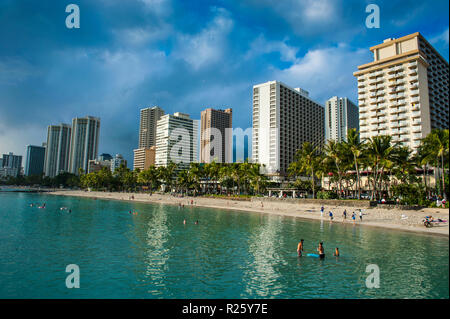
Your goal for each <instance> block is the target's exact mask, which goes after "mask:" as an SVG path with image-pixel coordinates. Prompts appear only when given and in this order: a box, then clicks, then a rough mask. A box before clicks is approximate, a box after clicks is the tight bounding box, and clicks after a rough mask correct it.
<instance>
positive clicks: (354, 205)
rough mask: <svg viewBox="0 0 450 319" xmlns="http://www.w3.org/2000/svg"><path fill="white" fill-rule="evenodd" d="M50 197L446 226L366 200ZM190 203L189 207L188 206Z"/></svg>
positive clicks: (421, 213) (442, 230)
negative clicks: (373, 205)
mask: <svg viewBox="0 0 450 319" xmlns="http://www.w3.org/2000/svg"><path fill="white" fill-rule="evenodd" d="M50 194H52V195H59V196H77V197H88V198H98V199H109V200H122V201H130V202H143V203H157V204H167V205H180V204H182V205H184V206H185V207H186V206H191V205H192V206H198V207H209V208H217V209H233V210H239V211H247V212H255V213H264V214H272V215H280V216H289V217H299V218H306V219H314V220H323V221H324V222H327V223H329V222H331V221H330V218H329V216H328V212H329V211H330V210H331V211H332V212H333V215H334V219H333V221H332V222H333V223H342V222H344V223H347V224H349V225H353V224H354V225H355V226H358V225H363V226H373V227H383V228H389V229H396V230H403V231H414V232H421V233H428V234H435V235H442V236H448V235H449V226H448V223H439V225H436V226H434V227H431V228H426V227H425V226H424V224H423V219H424V217H425V216H430V215H431V216H433V218H434V219H435V220H437V219H438V218H439V219H442V220H447V221H448V219H449V210H448V209H443V208H423V209H420V210H403V209H399V208H392V207H390V208H389V209H387V208H382V207H374V208H371V207H369V205H368V202H367V201H360V202H356V201H349V204H348V205H345V206H343V205H342V201H335V200H329V201H327V200H316V202H314V201H311V200H305V201H302V200H286V199H275V198H268V197H253V198H251V199H248V200H233V199H227V198H213V197H202V196H199V197H187V196H186V197H175V196H171V195H166V194H164V195H163V194H157V193H153V194H152V195H149V194H141V193H110V192H86V191H69V190H60V191H55V192H51V193H50ZM191 202H193V204H191ZM322 205H323V206H324V208H325V211H324V214H323V216H321V213H320V208H321V206H322ZM345 209H346V210H347V218H346V220H344V219H343V216H342V213H343V211H344V210H345ZM359 209H361V210H362V213H363V215H362V220H360V217H359ZM352 212H356V220H355V221H352V218H351V215H352Z"/></svg>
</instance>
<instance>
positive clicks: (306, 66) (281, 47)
mask: <svg viewBox="0 0 450 319" xmlns="http://www.w3.org/2000/svg"><path fill="white" fill-rule="evenodd" d="M69 3H75V4H77V5H78V6H79V7H80V12H81V27H80V29H67V28H66V26H65V19H66V17H67V15H68V14H67V13H66V12H65V7H66V6H67V5H68V4H69ZM370 3H375V4H377V5H379V7H380V11H381V12H380V15H381V26H380V28H379V29H367V28H366V26H365V19H366V17H367V15H368V14H367V13H366V12H365V8H366V6H367V5H368V4H370ZM448 10H449V4H448V0H433V1H416V0H402V1H397V0H389V1H374V0H370V1H364V0H354V1H353V0H236V1H234V0H227V1H226V0H209V1H206V0H178V1H177V0H126V1H125V0H86V1H85V0H71V1H61V0H51V1H50V0H48V1H46V0H40V1H36V0H29V1H26V0H0V154H1V153H6V152H10V151H12V152H14V153H18V154H21V155H25V145H27V144H35V145H40V144H41V143H42V142H44V141H45V140H46V127H47V126H48V125H50V124H58V123H61V122H64V123H70V121H71V119H72V118H73V117H75V116H85V115H93V116H98V117H100V118H101V121H102V122H101V123H102V124H101V134H100V149H99V151H100V153H103V152H106V153H111V154H115V153H122V154H123V155H124V156H125V157H126V158H127V159H128V160H129V163H130V165H131V163H132V150H133V149H134V148H136V147H137V143H138V126H139V124H138V123H139V109H140V108H143V107H148V106H153V105H159V106H161V107H162V108H163V109H164V110H165V111H166V113H173V112H176V111H181V112H185V113H189V114H191V116H192V117H193V118H196V119H199V118H200V111H201V110H202V109H204V108H206V107H215V108H221V107H232V108H233V113H234V114H233V115H234V118H233V122H234V123H233V124H234V126H235V127H242V128H247V127H250V126H251V98H252V86H253V85H254V84H258V83H262V82H266V81H270V80H280V81H283V82H285V83H286V84H288V85H290V86H292V87H302V88H304V89H306V90H308V91H309V92H310V96H311V97H312V98H313V99H315V100H316V101H318V102H320V103H322V104H323V103H324V102H325V101H326V100H327V99H328V98H329V97H331V96H334V95H339V96H348V97H350V98H351V99H352V100H354V101H356V97H357V89H356V81H355V79H354V77H353V76H352V73H353V72H354V71H355V70H356V68H357V66H358V65H359V64H363V63H367V62H370V61H371V60H372V56H371V52H370V51H369V47H370V46H372V45H376V44H378V43H381V42H382V41H383V39H386V38H389V37H401V36H404V35H407V34H410V33H413V32H417V31H419V32H421V33H422V35H424V36H425V37H426V38H427V39H428V40H429V41H430V42H431V43H432V44H433V45H434V46H435V47H436V48H437V50H438V51H439V52H440V53H441V54H442V56H443V57H444V58H445V59H447V61H448V56H449V16H448Z"/></svg>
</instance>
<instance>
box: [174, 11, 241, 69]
mask: <svg viewBox="0 0 450 319" xmlns="http://www.w3.org/2000/svg"><path fill="white" fill-rule="evenodd" d="M215 10H216V11H217V15H216V16H215V18H214V19H213V21H212V22H211V23H210V24H209V25H208V26H207V27H206V28H205V29H203V30H202V31H200V32H199V33H197V34H194V35H189V34H180V35H179V36H178V48H177V50H176V52H174V57H176V58H180V59H183V60H185V61H186V62H187V63H189V64H190V65H191V66H192V67H193V68H194V69H195V70H197V69H199V68H201V67H203V66H206V65H209V64H211V63H213V62H217V61H219V60H220V58H221V57H222V55H223V53H224V48H225V47H226V38H227V35H228V34H229V32H230V31H231V29H232V28H233V20H232V19H231V18H230V17H229V14H228V11H226V10H225V9H221V8H219V9H215Z"/></svg>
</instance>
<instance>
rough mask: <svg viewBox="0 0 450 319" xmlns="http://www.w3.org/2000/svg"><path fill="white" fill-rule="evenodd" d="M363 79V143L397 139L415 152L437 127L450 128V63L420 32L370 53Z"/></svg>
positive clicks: (360, 83) (360, 69)
mask: <svg viewBox="0 0 450 319" xmlns="http://www.w3.org/2000/svg"><path fill="white" fill-rule="evenodd" d="M370 50H371V51H372V52H373V57H374V61H373V62H370V63H367V64H364V65H361V66H359V67H358V71H357V72H355V73H354V75H355V76H356V77H357V80H358V100H359V126H360V134H361V139H364V138H370V137H372V136H377V135H391V136H392V137H393V141H394V142H400V143H402V144H403V145H407V146H409V147H410V148H411V149H412V150H413V151H414V150H415V149H416V148H417V147H418V146H419V144H420V140H421V139H422V138H424V137H425V136H426V135H427V134H428V133H430V131H431V130H432V129H434V128H448V126H449V109H448V107H449V103H448V101H449V100H448V71H449V65H448V62H447V61H445V59H444V58H443V57H442V56H441V55H440V54H439V53H438V52H437V51H436V50H435V49H434V48H433V47H432V46H431V45H430V44H429V43H428V41H427V40H425V38H424V37H423V36H422V35H421V34H420V33H413V34H410V35H407V36H404V37H401V38H398V39H387V40H384V42H383V43H381V44H378V45H376V46H373V47H371V48H370Z"/></svg>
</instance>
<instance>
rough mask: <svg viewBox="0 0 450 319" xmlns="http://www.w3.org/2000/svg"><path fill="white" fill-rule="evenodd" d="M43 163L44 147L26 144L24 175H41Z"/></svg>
mask: <svg viewBox="0 0 450 319" xmlns="http://www.w3.org/2000/svg"><path fill="white" fill-rule="evenodd" d="M44 163H45V147H44V146H35V145H27V157H26V160H25V176H33V175H35V176H42V173H43V172H44Z"/></svg>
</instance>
